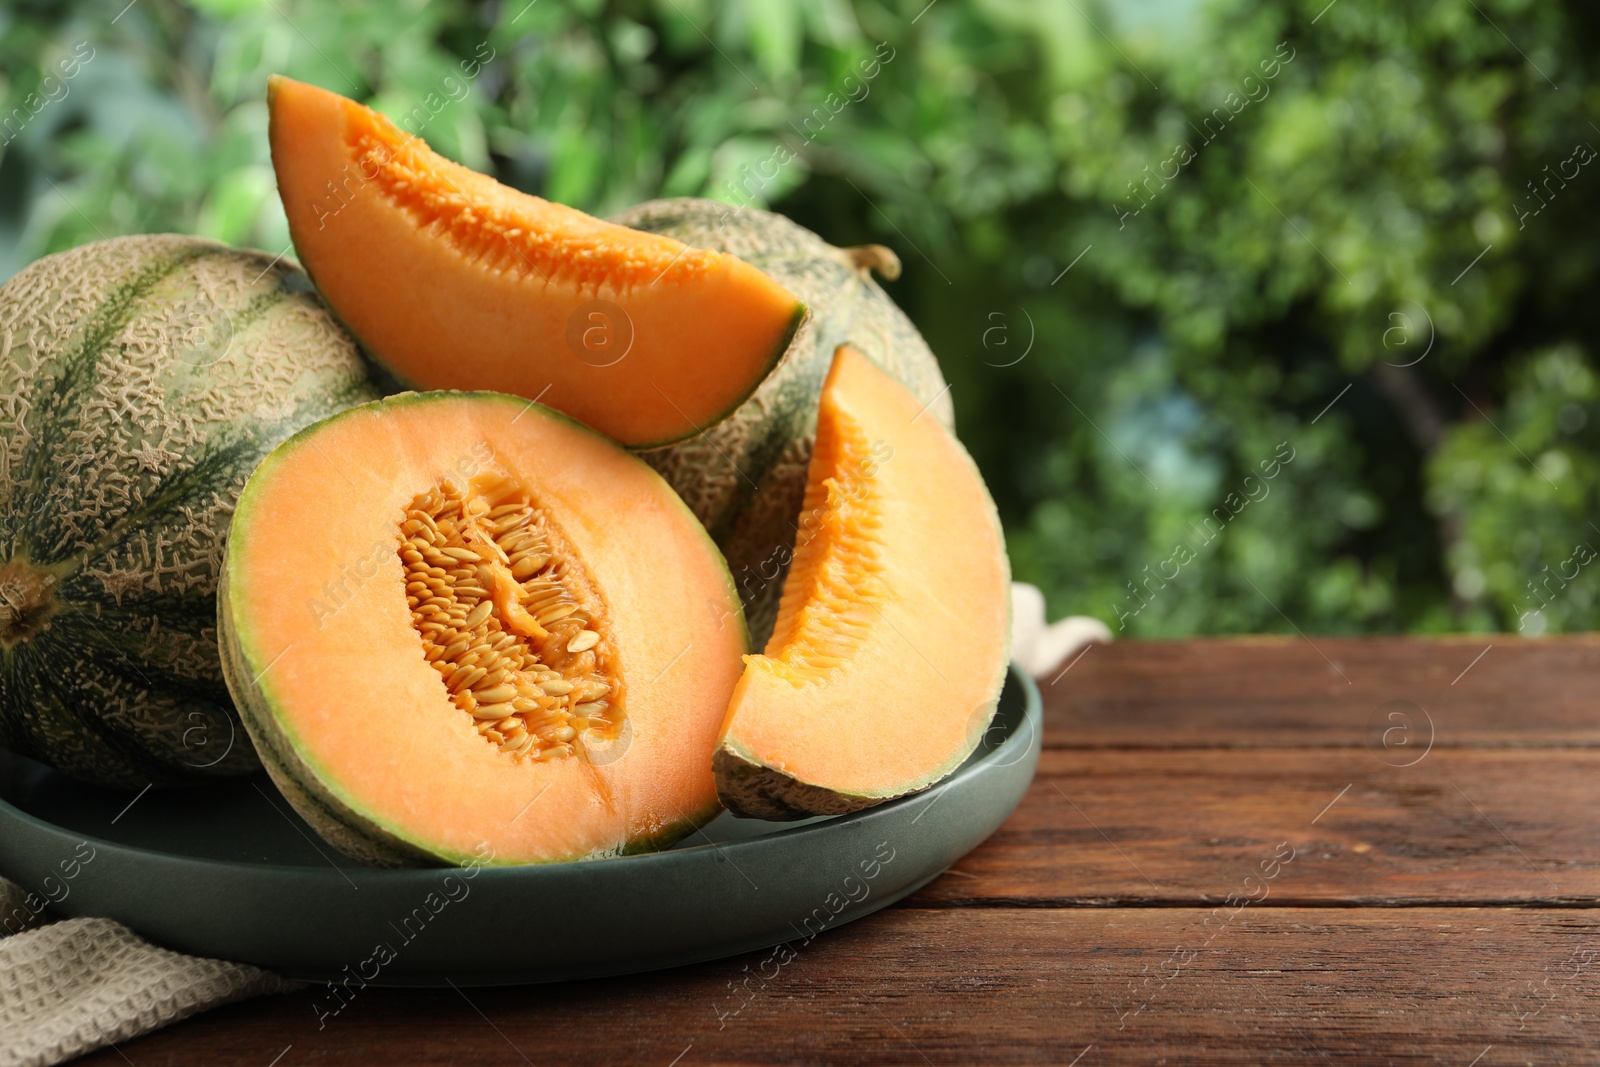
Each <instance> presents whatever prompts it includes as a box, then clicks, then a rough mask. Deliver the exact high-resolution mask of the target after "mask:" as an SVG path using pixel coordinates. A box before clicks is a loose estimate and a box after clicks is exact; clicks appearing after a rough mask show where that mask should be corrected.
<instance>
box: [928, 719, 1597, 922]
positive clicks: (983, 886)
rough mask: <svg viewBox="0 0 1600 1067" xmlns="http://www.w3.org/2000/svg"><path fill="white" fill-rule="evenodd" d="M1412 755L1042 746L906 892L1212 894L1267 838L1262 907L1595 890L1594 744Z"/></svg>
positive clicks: (1063, 900) (1176, 900) (1256, 858)
mask: <svg viewBox="0 0 1600 1067" xmlns="http://www.w3.org/2000/svg"><path fill="white" fill-rule="evenodd" d="M1404 755H1405V757H1406V758H1408V759H1409V758H1411V757H1412V755H1413V754H1412V753H1409V752H1408V753H1405V754H1404ZM1415 755H1420V756H1422V758H1421V759H1420V761H1419V762H1417V763H1416V764H1415V765H1413V766H1409V767H1403V766H1390V765H1388V764H1386V763H1384V762H1382V758H1396V756H1395V754H1394V753H1385V752H1382V751H1378V752H1373V751H1368V750H1361V749H1358V750H1353V751H1351V750H1337V749H1334V750H1330V749H1298V750H1297V749H1278V750H1272V751H1258V750H1223V751H1216V750H1210V751H1206V750H1199V751H1196V750H1189V751H1177V752H1162V751H1140V750H1098V751H1095V750H1046V752H1045V753H1044V755H1043V759H1042V760H1041V763H1040V769H1039V774H1038V776H1037V777H1036V778H1035V780H1034V782H1033V784H1032V786H1031V787H1030V788H1029V792H1028V794H1027V795H1026V796H1025V797H1024V798H1023V802H1022V804H1021V805H1020V806H1019V807H1018V809H1017V811H1016V812H1015V813H1014V814H1013V815H1012V816H1011V818H1010V819H1009V820H1008V821H1007V822H1006V823H1005V824H1004V825H1003V826H1002V827H1001V828H1000V830H999V831H998V832H997V833H996V834H995V835H994V836H993V837H991V838H990V839H989V840H988V841H987V842H985V843H984V844H983V845H981V846H979V847H978V848H977V849H976V850H975V851H974V852H972V853H970V854H969V855H968V856H966V857H965V858H964V859H963V860H961V862H960V863H958V864H957V865H956V867H955V873H954V874H952V875H947V876H945V877H944V878H941V879H939V880H938V881H936V882H934V883H932V884H931V885H929V886H927V887H925V888H924V889H923V890H921V892H920V893H919V894H918V895H917V896H916V898H915V899H916V901H917V902H918V903H920V904H923V905H934V904H938V905H943V906H960V905H966V904H986V905H990V906H993V905H995V904H1002V903H1009V904H1019V905H1033V906H1037V905H1039V904H1053V905H1064V904H1080V905H1082V904H1089V905H1104V904H1116V903H1130V904H1131V903H1135V902H1145V903H1169V904H1195V903H1202V902H1212V901H1216V900H1220V899H1221V898H1222V897H1223V896H1225V895H1226V894H1228V893H1233V892H1237V891H1239V886H1240V882H1241V879H1242V878H1243V877H1244V876H1245V875H1246V874H1247V873H1249V872H1250V871H1252V870H1254V869H1255V868H1256V867H1258V866H1259V864H1260V863H1261V862H1262V861H1263V860H1264V859H1266V858H1267V857H1269V856H1271V855H1273V853H1274V850H1275V846H1276V845H1277V844H1278V843H1279V842H1288V843H1289V845H1290V846H1291V847H1292V848H1293V849H1294V850H1295V858H1294V859H1293V861H1292V862H1290V863H1288V864H1286V865H1285V871H1284V875H1283V877H1281V878H1280V879H1278V881H1277V883H1276V884H1275V885H1274V886H1273V887H1272V889H1271V896H1270V900H1269V904H1271V905H1277V904H1280V903H1281V904H1306V903H1318V904H1329V903H1337V904H1375V905H1394V904H1421V903H1446V902H1459V903H1463V904H1502V903H1504V904H1510V903H1537V902H1546V903H1568V904H1571V903H1589V902H1592V901H1595V900H1596V899H1600V752H1595V751H1591V750H1573V751H1565V752H1558V751H1549V750H1546V751H1526V750H1503V751H1478V750H1461V749H1447V748H1446V749H1441V748H1435V749H1434V750H1433V751H1432V752H1428V753H1426V754H1423V753H1421V752H1417V753H1415Z"/></svg>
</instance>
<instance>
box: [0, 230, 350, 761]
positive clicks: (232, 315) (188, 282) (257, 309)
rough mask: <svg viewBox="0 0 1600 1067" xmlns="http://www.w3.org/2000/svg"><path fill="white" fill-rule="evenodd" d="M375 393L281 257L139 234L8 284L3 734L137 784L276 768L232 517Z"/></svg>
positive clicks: (1, 451) (1, 592) (37, 753)
mask: <svg viewBox="0 0 1600 1067" xmlns="http://www.w3.org/2000/svg"><path fill="white" fill-rule="evenodd" d="M374 395H375V394H374V392H373V390H372V389H371V387H370V386H369V385H368V384H367V382H366V378H365V374H364V371H363V365H362V362H361V359H360V356H359V353H358V351H357V349H356V346H355V343H354V341H353V340H352V339H351V338H350V337H349V335H348V334H347V333H345V331H344V330H343V328H342V327H340V326H339V325H338V324H337V323H336V322H335V321H334V319H333V317H332V316H331V315H330V314H329V313H328V311H327V310H326V309H325V308H324V307H323V305H322V304H321V303H320V302H319V301H318V299H317V298H316V296H315V295H314V294H313V293H312V292H311V291H310V285H309V283H308V282H307V280H306V279H305V276H304V275H303V274H302V273H301V272H300V271H299V270H298V269H297V268H295V267H293V266H292V265H289V264H285V263H282V262H279V261H275V260H273V259H272V258H271V257H269V256H266V255H263V254H261V253H259V252H244V251H236V250H234V249H230V248H227V247H225V246H223V245H220V244H217V243H215V242H212V241H205V240H200V239H196V238H192V237H181V236H176V235H161V236H142V237H121V238H115V239H112V240H107V241H99V242H95V243H93V244H89V245H85V246H83V247H80V248H75V249H71V250H69V251H66V252H60V253H57V254H55V255H52V256H47V257H45V258H44V259H41V260H39V261H38V262H36V263H34V264H32V265H31V266H29V267H27V268H26V269H24V270H23V271H22V272H21V273H19V274H17V275H16V276H15V277H13V278H12V279H11V280H10V281H8V282H6V283H5V285H4V286H0V745H3V746H5V747H7V748H10V749H13V750H15V751H17V752H20V753H22V754H24V755H27V756H32V757H34V758H37V759H40V760H43V761H45V762H47V763H50V764H53V765H54V766H56V767H57V768H59V769H61V770H62V771H65V772H66V773H68V774H70V775H72V776H74V777H77V778H80V779H84V780H87V781H92V782H96V783H99V784H104V785H120V786H128V787H132V788H142V787H143V786H145V785H150V784H167V783H175V782H180V781H185V780H191V779H195V778H197V777H203V776H208V775H226V774H238V773H243V772H247V771H250V770H253V769H255V768H256V767H258V766H259V764H258V761H257V759H256V756H255V752H254V751H253V749H252V748H251V745H250V742H249V739H248V738H247V737H246V736H245V735H244V732H243V730H242V729H241V728H240V727H239V723H238V719H237V716H236V713H235V711H234V709H233V705H232V703H231V701H230V700H229V697H228V691H227V688H226V686H225V684H224V682H223V678H222V671H221V665H220V662H219V656H218V651H217V634H216V625H217V608H216V590H217V579H218V575H219V573H220V569H221V565H222V559H223V547H224V539H225V537H226V534H227V531H228V524H229V520H230V519H231V517H232V514H233V508H234V504H235V502H236V501H237V499H238V496H239V492H240V490H241V489H242V487H243V485H244V482H245V479H246V477H248V475H249V474H250V471H251V470H252V469H253V468H254V467H255V465H256V463H257V462H258V461H259V460H260V458H261V457H262V456H264V455H266V453H267V452H269V451H270V450H271V449H272V448H273V447H274V446H275V445H276V444H277V443H278V442H280V441H282V440H283V439H284V438H286V437H288V436H289V435H290V434H292V433H294V432H295V431H296V430H299V429H300V428H301V427H304V426H306V425H308V424H310V423H312V422H315V421H317V420H318V419H321V418H324V417H325V416H328V415H330V414H333V413H335V412H337V411H340V410H342V409H344V408H346V407H349V406H350V405H352V404H356V403H360V402H363V401H365V400H368V399H371V398H372V397H373V396H374ZM337 461H338V457H331V456H330V457H329V462H337Z"/></svg>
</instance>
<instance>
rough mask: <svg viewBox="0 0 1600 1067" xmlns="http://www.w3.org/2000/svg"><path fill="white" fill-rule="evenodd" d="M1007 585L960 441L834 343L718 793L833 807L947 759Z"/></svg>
mask: <svg viewBox="0 0 1600 1067" xmlns="http://www.w3.org/2000/svg"><path fill="white" fill-rule="evenodd" d="M1009 590H1010V567H1009V564H1008V563H1007V560H1006V554H1005V545H1004V542H1003V540H1002V537H1001V532H1000V524H999V520H998V517H997V515H996V513H995V509H994V504H993V502H992V501H991V499H990V497H989V493H988V490H987V489H986V488H985V487H984V484H983V480H982V478H981V477H980V476H979V474H978V470H977V468H976V466H975V465H974V464H973V462H972V460H971V458H970V457H969V456H968V455H967V452H966V450H965V449H964V448H962V447H961V445H960V443H959V442H957V441H956V439H955V438H954V437H953V436H952V435H951V434H950V433H949V431H947V430H946V429H945V428H944V427H943V426H941V425H940V423H939V422H938V420H937V419H934V418H932V417H930V416H929V415H927V413H926V411H925V410H924V409H923V406H922V405H919V404H918V403H917V401H916V399H915V398H914V397H913V396H912V395H911V394H910V393H909V392H907V391H906V389H905V388H904V387H903V386H901V385H900V384H899V383H897V382H895V381H894V380H893V379H892V378H890V377H889V376H888V375H887V374H885V373H883V372H882V371H881V370H879V369H878V368H877V367H876V366H874V365H873V364H872V363H871V362H870V361H868V360H867V359H866V358H865V357H864V356H862V355H860V354H859V353H858V352H856V351H855V350H854V349H852V348H850V347H849V346H841V347H840V348H839V349H838V351H837V352H836V353H835V355H834V361H833V365H832V368H831V369H830V371H829V374H828V378H827V381H826V383H825V384H824V387H823V391H822V400H821V407H820V410H819V413H818V418H817V441H816V448H815V451H814V452H813V454H812V457H811V465H810V468H809V473H808V483H807V487H806V498H805V507H804V510H803V511H802V515H801V521H800V526H799V532H798V534H797V535H796V540H795V551H794V562H793V564H792V566H791V568H790V571H789V575H788V579H787V581H786V582H785V585H784V588H783V600H782V604H781V607H780V609H779V615H778V622H777V626H776V627H775V629H774V631H773V634H772V638H771V640H770V641H769V642H768V644H767V647H766V650H765V652H764V653H762V654H761V655H753V656H747V657H745V663H746V666H745V670H744V674H743V675H742V676H741V677H740V679H739V684H738V686H737V688H736V689H735V690H734V694H733V699H732V701H731V702H730V705H729V708H728V717H727V720H726V722H725V723H724V725H723V730H722V737H721V740H720V742H719V745H718V748H717V754H716V759H715V767H716V771H717V785H718V791H719V793H720V795H721V797H722V800H723V803H724V805H726V806H727V807H728V808H729V809H730V810H732V811H734V812H735V813H737V814H743V815H751V816H756V817H760V818H769V819H774V818H799V817H803V816H807V815H818V814H837V813H840V812H846V811H854V810H857V809H859V808H864V807H869V806H871V805H873V804H877V803H881V802H882V801H884V800H888V799H890V798H892V797H896V796H901V795H903V794H906V793H910V792H914V791H916V790H919V789H922V788H924V787H926V786H928V785H930V784H932V783H933V782H935V781H938V780H939V779H940V778H942V777H944V776H945V775H946V774H948V773H950V772H951V771H952V770H954V769H955V768H956V767H957V766H958V765H959V764H960V763H961V761H962V760H963V759H965V758H966V757H967V756H968V755H969V754H970V753H971V752H972V750H973V749H974V748H975V747H976V746H977V743H978V741H979V740H981V738H982V735H983V731H984V730H985V729H987V727H988V724H989V720H990V718H991V717H992V715H993V712H994V707H995V702H996V700H997V698H998V695H999V691H1000V686H1001V684H1002V682H1003V680H1004V675H1005V667H1006V659H1007V648H1008V642H1009V628H1010V594H1009Z"/></svg>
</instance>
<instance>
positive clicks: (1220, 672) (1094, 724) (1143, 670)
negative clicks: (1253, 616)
mask: <svg viewBox="0 0 1600 1067" xmlns="http://www.w3.org/2000/svg"><path fill="white" fill-rule="evenodd" d="M1485 650H1487V651H1485ZM1480 654H1482V658H1481V659H1480V658H1478V657H1479V655H1480ZM1474 661H1476V662H1474ZM1597 679H1600V635H1578V636H1571V637H1553V638H1545V639H1542V640H1538V641H1530V640H1527V639H1525V638H1521V637H1517V636H1515V635H1508V634H1489V635H1485V636H1480V637H1448V638H1438V639H1423V638H1414V637H1394V638H1370V637H1367V638H1347V637H1320V636H1313V637H1311V638H1310V639H1309V640H1308V639H1304V638H1300V637H1236V638H1222V639H1217V640H1207V641H1160V642H1153V641H1147V642H1138V641H1127V642H1120V643H1117V644H1111V645H1095V646H1092V647H1091V648H1090V649H1089V650H1088V651H1087V652H1085V653H1084V654H1083V656H1082V658H1081V659H1078V660H1076V661H1075V662H1073V663H1071V664H1070V667H1069V669H1068V670H1066V671H1065V672H1064V673H1058V674H1057V675H1056V676H1055V678H1054V680H1053V681H1052V679H1049V678H1046V679H1045V680H1044V681H1043V682H1042V683H1041V685H1040V691H1041V692H1042V693H1043V695H1044V699H1045V743H1046V744H1047V745H1051V746H1054V747H1063V748H1065V747H1085V748H1097V747H1099V748H1104V747H1135V748H1195V747H1199V748H1272V747H1275V746H1296V747H1304V746H1309V745H1317V746H1331V747H1351V748H1355V747H1361V746H1362V745H1363V744H1365V743H1366V730H1367V723H1368V720H1369V719H1370V718H1371V717H1372V715H1373V713H1374V712H1375V711H1377V710H1378V709H1379V708H1380V707H1382V706H1383V705H1384V704H1386V703H1388V702H1389V701H1396V700H1401V701H1411V702H1413V703H1415V704H1418V705H1420V706H1421V707H1422V708H1423V709H1424V710H1426V711H1427V713H1428V715H1429V716H1431V718H1432V719H1433V722H1434V725H1435V728H1436V732H1437V734H1438V740H1437V741H1436V744H1439V745H1443V746H1447V747H1449V746H1453V747H1460V746H1491V747H1507V748H1519V747H1541V746H1547V745H1583V746H1600V714H1597V713H1596V707H1595V703H1596V700H1595V697H1596V692H1597V689H1600V686H1597V681H1596V680H1597Z"/></svg>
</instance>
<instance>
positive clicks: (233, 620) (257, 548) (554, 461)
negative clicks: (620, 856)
mask: <svg viewBox="0 0 1600 1067" xmlns="http://www.w3.org/2000/svg"><path fill="white" fill-rule="evenodd" d="M219 616H220V623H219V629H220V632H221V642H220V643H221V645H222V650H223V666H224V672H225V674H226V676H227V680H228V687H229V690H230V691H231V692H232V694H233V698H234V701H235V702H236V703H237V705H238V706H239V710H240V714H241V718H242V719H243V721H244V724H245V727H246V729H247V730H248V732H249V734H250V737H251V739H252V740H253V741H254V742H255V745H256V748H257V750H258V751H259V753H260V755H261V760H262V763H264V764H265V765H266V767H267V770H268V771H269V772H270V773H271V775H272V777H273V780H274V781H275V782H277V784H278V786H279V788H280V789H281V790H282V792H283V794H284V795H285V796H286V797H287V798H288V799H289V801H290V802H291V803H293V804H294V806H295V807H296V809H298V810H299V811H300V813H301V814H302V815H303V816H304V817H305V819H306V820H307V821H308V822H309V823H310V824H311V825H312V826H313V827H314V828H315V829H316V830H317V831H318V832H319V833H321V834H322V835H323V836H324V837H325V838H327V839H328V840H329V841H330V842H332V843H333V844H334V845H336V846H337V847H338V848H340V849H342V850H343V851H345V852H347V853H349V854H350V855H353V856H356V857H357V858H359V859H362V860H364V861H366V862H369V863H374V864H383V865H406V864H430V863H461V862H463V861H465V860H467V859H476V860H479V861H483V862H494V863H502V864H510V863H532V862H544V861H552V860H566V859H581V858H586V857H596V856H608V855H615V854H617V853H623V852H632V851H639V850H643V849H650V848H658V847H665V846H666V845H669V844H671V843H672V842H673V841H675V840H677V839H678V838H679V837H681V836H682V835H683V834H685V833H688V832H690V831H691V830H692V829H693V828H694V827H696V826H698V825H700V824H701V823H703V822H704V821H705V820H707V819H708V818H710V817H711V816H712V815H713V814H715V813H716V811H717V810H718V808H717V799H716V791H715V787H714V784H713V781H712V774H711V754H712V750H713V749H714V748H715V747H716V742H717V734H718V729H719V727H720V726H721V722H722V717H723V715H724V713H725V712H726V710H727V705H728V698H729V696H730V695H731V694H732V691H733V686H734V683H735V682H736V681H737V680H738V677H739V670H740V660H739V657H740V655H741V653H743V652H744V651H745V641H746V638H745V633H744V623H743V618H742V616H741V615H740V613H739V599H738V597H737V595H736V594H735V592H734V590H733V584H732V580H731V578H730V577H729V576H728V572H727V568H726V566H725V565H724V564H723V562H722V557H721V555H720V554H719V553H718V552H717V550H716V548H715V546H714V545H712V543H711V541H710V539H709V538H708V537H707V535H706V533H705V531H704V529H703V528H702V527H701V526H700V524H699V523H698V522H696V521H695V519H694V516H693V515H692V514H690V512H689V511H688V509H687V508H686V507H685V506H684V505H683V503H682V502H681V501H680V500H679V499H678V497H677V495H676V494H674V493H673V492H672V490H671V489H670V488H669V487H668V486H667V484H666V483H665V482H663V481H662V480H661V478H660V477H659V476H657V475H656V474H655V472H654V471H652V470H650V468H649V467H647V466H646V465H645V464H644V463H643V462H642V461H640V460H639V459H637V458H635V457H634V456H632V455H630V454H628V453H627V452H625V451H623V450H622V449H621V448H619V447H618V446H616V445H615V444H613V443H611V442H610V441H607V440H606V439H604V438H602V437H601V436H599V435H598V434H596V433H594V432H593V431H591V430H589V429H587V428H585V427H583V426H580V425H579V424H577V423H576V422H573V421H572V420H571V419H568V418H566V417H565V416H562V415H559V414H557V413H555V412H552V411H550V410H548V409H546V408H543V407H540V406H539V405H536V404H533V403H531V402H529V401H526V400H521V399H518V398H515V397H510V396H505V395H501V394H489V393H425V394H415V393H412V394H404V395H401V396H399V397H395V398H392V399H390V400H386V401H378V402H373V403H369V404H365V405H362V406H360V407H356V408H352V409H351V410H349V411H347V412H345V413H344V414H341V415H338V416H336V417H334V418H332V419H328V420H326V421H324V422H321V423H318V424H316V425H315V426H313V427H311V428H309V429H307V430H304V431H302V432H301V433H300V434H298V435H296V436H295V437H292V438H290V439H289V440H288V441H287V442H285V443H284V444H283V445H281V446H280V447H279V448H277V449H276V450H275V451H273V452H272V453H271V454H270V455H269V456H268V457H267V458H266V459H265V460H264V461H263V462H262V464H261V466H260V467H258V468H257V469H256V471H255V473H254V474H253V475H252V476H251V478H250V480H249V482H248V483H246V485H245V488H244V492H243V494H242V496H241V497H240V500H239V504H238V508H237V511H236V512H235V515H234V519H233V525H232V529H231V531H230V533H229V538H228V547H227V560H226V564H225V567H224V573H223V588H222V591H221V599H220V605H219Z"/></svg>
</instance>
